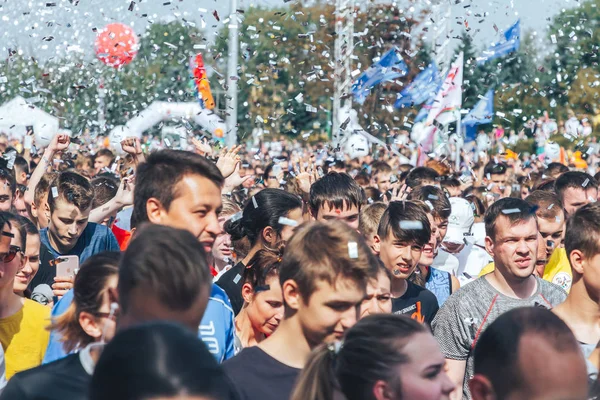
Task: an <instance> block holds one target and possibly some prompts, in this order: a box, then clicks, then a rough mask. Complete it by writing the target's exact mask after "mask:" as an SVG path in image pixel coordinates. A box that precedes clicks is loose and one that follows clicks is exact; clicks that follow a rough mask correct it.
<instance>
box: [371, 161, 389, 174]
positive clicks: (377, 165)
mask: <svg viewBox="0 0 600 400" xmlns="http://www.w3.org/2000/svg"><path fill="white" fill-rule="evenodd" d="M380 172H383V173H385V174H391V173H392V167H390V165H389V164H388V163H386V162H385V161H375V162H373V163H372V164H371V175H372V176H375V175H377V174H378V173H380Z"/></svg>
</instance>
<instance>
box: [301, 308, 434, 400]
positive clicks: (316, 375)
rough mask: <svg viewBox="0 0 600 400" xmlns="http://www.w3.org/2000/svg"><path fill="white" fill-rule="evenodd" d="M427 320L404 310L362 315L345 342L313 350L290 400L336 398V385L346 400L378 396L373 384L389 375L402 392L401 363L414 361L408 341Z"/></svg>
mask: <svg viewBox="0 0 600 400" xmlns="http://www.w3.org/2000/svg"><path fill="white" fill-rule="evenodd" d="M419 333H427V334H431V333H429V331H428V328H427V327H426V326H425V325H422V324H420V323H418V322H417V321H414V320H412V319H410V318H408V317H406V316H403V315H393V314H376V315H370V316H368V317H366V318H363V319H361V320H360V321H358V323H357V324H356V325H354V326H353V327H352V328H351V329H350V330H349V331H348V333H347V334H346V337H345V339H344V344H343V345H342V346H333V345H329V346H327V345H321V346H319V347H317V348H316V349H315V350H314V351H313V353H312V354H311V355H310V357H309V359H308V362H307V364H306V366H305V367H304V369H303V370H302V372H301V373H300V377H299V378H298V382H297V385H296V388H295V389H294V393H293V395H292V397H291V400H305V399H310V400H331V399H333V398H334V394H335V392H336V391H338V392H341V393H342V394H343V395H344V397H345V398H346V399H347V400H375V398H374V396H373V386H374V385H375V383H376V382H377V381H380V380H382V381H385V382H387V383H388V385H389V386H390V388H391V390H392V391H393V392H394V393H396V398H399V396H400V394H401V393H402V382H401V380H400V378H399V377H398V376H397V374H396V372H395V371H396V367H398V366H399V365H402V364H405V363H407V362H409V361H410V359H409V357H408V356H407V355H406V354H405V352H404V347H405V346H406V345H407V344H408V343H409V342H410V340H411V338H412V337H413V336H414V335H416V334H419Z"/></svg>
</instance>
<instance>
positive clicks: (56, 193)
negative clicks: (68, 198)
mask: <svg viewBox="0 0 600 400" xmlns="http://www.w3.org/2000/svg"><path fill="white" fill-rule="evenodd" d="M52 197H54V198H57V197H58V189H57V188H56V186H52Z"/></svg>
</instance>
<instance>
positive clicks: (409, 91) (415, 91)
mask: <svg viewBox="0 0 600 400" xmlns="http://www.w3.org/2000/svg"><path fill="white" fill-rule="evenodd" d="M441 81H442V77H441V76H440V74H439V73H438V69H437V66H436V65H435V63H433V62H432V63H431V64H429V65H428V66H427V68H425V69H424V70H423V71H421V73H420V74H419V75H417V76H416V78H415V79H414V81H412V82H411V84H410V85H408V86H407V87H406V88H405V89H404V90H402V92H400V94H399V95H398V99H397V100H396V103H394V107H396V108H404V107H410V106H413V105H419V104H423V103H425V102H426V101H427V100H429V99H430V98H431V97H434V96H435V94H436V92H437V91H438V89H439V87H440V84H441Z"/></svg>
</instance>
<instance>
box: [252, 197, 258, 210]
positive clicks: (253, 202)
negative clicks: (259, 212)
mask: <svg viewBox="0 0 600 400" xmlns="http://www.w3.org/2000/svg"><path fill="white" fill-rule="evenodd" d="M252 204H253V205H254V208H258V203H257V202H256V197H254V196H252Z"/></svg>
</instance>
